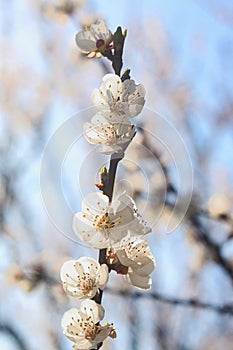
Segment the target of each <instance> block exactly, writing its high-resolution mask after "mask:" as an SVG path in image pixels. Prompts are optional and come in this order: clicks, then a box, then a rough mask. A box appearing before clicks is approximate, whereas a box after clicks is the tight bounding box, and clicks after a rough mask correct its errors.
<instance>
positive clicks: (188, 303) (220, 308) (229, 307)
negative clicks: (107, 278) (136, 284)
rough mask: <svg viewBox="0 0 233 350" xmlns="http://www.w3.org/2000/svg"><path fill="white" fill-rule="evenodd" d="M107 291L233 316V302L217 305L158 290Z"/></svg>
mask: <svg viewBox="0 0 233 350" xmlns="http://www.w3.org/2000/svg"><path fill="white" fill-rule="evenodd" d="M105 291H106V292H108V293H111V294H112V295H116V296H119V297H124V298H133V299H134V298H147V299H154V300H157V301H160V302H163V303H167V304H170V305H177V306H182V307H192V308H197V309H205V310H207V311H214V312H217V313H219V314H228V315H231V316H233V303H229V304H223V305H215V304H211V303H205V302H202V301H200V300H198V299H196V298H190V299H182V298H177V297H169V296H166V295H163V294H160V293H157V292H153V293H140V292H134V293H131V292H129V291H121V290H115V289H111V288H106V289H105Z"/></svg>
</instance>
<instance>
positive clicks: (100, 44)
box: [96, 39, 105, 49]
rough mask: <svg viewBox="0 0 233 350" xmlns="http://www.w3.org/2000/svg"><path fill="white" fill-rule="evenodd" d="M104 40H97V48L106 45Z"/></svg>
mask: <svg viewBox="0 0 233 350" xmlns="http://www.w3.org/2000/svg"><path fill="white" fill-rule="evenodd" d="M104 43H105V42H104V40H103V39H98V40H97V41H96V47H97V49H99V48H100V47H101V46H103V45H104Z"/></svg>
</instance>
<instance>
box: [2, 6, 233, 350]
mask: <svg viewBox="0 0 233 350" xmlns="http://www.w3.org/2000/svg"><path fill="white" fill-rule="evenodd" d="M0 4H1V5H0V6H1V8H0V30H1V32H0V48H1V58H0V77H1V86H0V101H1V106H0V115H1V117H0V118H1V127H0V157H1V163H0V169H1V174H0V271H1V275H0V286H1V287H0V301H1V302H0V348H1V349H3V350H16V349H17V350H18V349H19V350H41V349H47V350H53V349H58V350H68V349H71V345H72V344H71V342H70V341H68V340H66V339H65V337H64V336H63V335H62V330H61V326H60V319H61V317H62V314H63V312H64V311H66V310H67V309H68V308H70V307H74V306H77V301H76V300H75V299H74V298H68V297H67V296H66V295H65V294H64V292H63V289H62V287H61V285H60V280H59V269H60V266H61V264H62V263H63V262H64V261H65V260H67V259H69V258H78V257H80V256H82V255H88V256H93V257H95V258H96V257H97V251H94V250H92V249H89V248H88V247H86V246H83V245H81V244H80V242H78V241H77V239H76V238H75V235H74V233H73V232H72V215H73V213H74V212H76V211H79V210H80V204H81V200H82V197H83V195H84V194H85V193H86V192H90V191H95V187H94V183H95V182H97V180H98V171H99V169H100V167H101V166H102V165H103V164H107V162H108V157H106V156H100V155H96V153H95V150H94V148H93V147H92V146H91V145H89V144H87V142H86V141H85V140H84V139H83V138H82V125H83V123H84V121H87V120H89V119H90V115H91V112H90V110H89V109H87V108H88V107H90V106H91V93H92V90H93V89H94V88H95V87H99V86H100V83H101V79H102V77H103V75H104V74H106V73H107V72H111V71H112V70H111V66H110V65H109V63H108V62H107V61H106V60H105V59H103V58H102V59H87V58H86V57H84V56H82V55H81V54H80V53H79V51H78V48H76V47H75V43H74V36H75V34H76V32H77V31H79V30H81V28H82V26H83V25H84V24H90V23H93V22H94V21H95V20H96V19H97V18H102V19H104V20H105V21H106V22H107V24H108V26H109V28H110V29H111V30H112V32H114V31H115V30H116V28H117V26H118V25H121V26H122V27H123V28H127V29H128V36H127V39H126V45H125V53H124V68H125V69H126V68H130V69H131V77H132V78H133V79H134V80H135V81H136V83H142V84H143V85H144V86H145V88H146V108H145V110H144V112H143V113H142V116H140V117H138V118H136V119H135V123H137V125H138V126H140V128H139V130H138V133H137V136H136V137H135V142H133V143H132V144H131V145H130V147H129V149H128V151H127V156H126V159H125V160H124V161H123V162H122V164H120V166H119V170H118V183H117V184H116V191H122V189H124V190H126V191H128V192H129V193H130V194H131V195H132V196H133V197H134V199H135V200H136V202H137V205H138V207H139V209H140V210H141V212H143V216H144V217H145V218H146V219H147V220H148V221H149V223H151V222H153V223H155V225H154V230H153V233H152V234H150V236H149V237H148V239H149V242H150V246H151V250H152V251H153V254H154V255H155V257H156V260H157V268H156V270H155V271H154V273H153V276H152V277H153V287H152V290H151V291H147V292H145V293H144V292H142V293H141V292H140V291H139V293H140V294H136V295H135V289H133V288H130V287H129V286H128V285H126V283H125V282H124V281H123V279H122V278H121V276H116V275H114V273H112V274H111V278H110V283H109V289H108V290H107V291H106V292H104V299H103V304H104V306H105V308H106V321H109V322H113V323H114V325H115V326H116V328H117V331H118V337H117V339H115V340H109V341H108V340H107V341H106V342H105V344H104V346H103V349H105V350H107V349H109V350H110V349H111V350H119V349H129V350H140V349H143V348H145V347H146V348H147V349H149V350H150V349H151V350H152V349H155V350H160V349H161V350H164V349H171V350H173V349H174V350H208V349H211V350H220V349H221V350H222V349H224V350H230V349H232V344H233V332H232V324H233V294H232V292H233V210H232V200H233V167H232V164H233V152H232V150H233V118H232V112H233V85H232V76H233V68H232V61H233V35H232V29H233V4H232V3H231V2H230V1H227V0H222V1H220V0H212V1H210V0H206V1H201V0H187V1H185V2H184V1H180V0H177V1H173V2H171V1H168V0H164V1H159V0H155V1H152V0H145V1H143V2H142V1H139V0H136V1H134V2H130V1H123V0H118V1H111V2H110V1H106V0H103V1H94V0H93V1H91V0H90V1H88V0H80V1H79V0H77V1H75V0H74V1H72V0H60V1H59V0H57V1H43V0H42V1H37V0H34V1H29V0H21V1H16V0H9V1H4V0H2V1H0ZM152 111H154V112H152ZM160 116H162V118H163V120H165V121H166V122H165V125H166V127H165V129H164V130H165V132H164V135H165V136H164V137H165V140H164V143H163V139H162V140H161V139H160V138H156V136H157V131H158V130H160V131H161V124H159V122H160ZM169 123H171V124H169ZM168 125H172V128H173V129H172V130H173V131H171V130H170V127H168V129H169V130H170V131H169V134H167V133H166V130H167V126H168ZM164 130H163V131H164ZM174 130H176V131H174ZM177 132H178V133H179V134H177ZM161 134H162V133H160V136H161ZM153 135H154V136H155V138H153ZM177 135H178V136H177ZM177 140H183V142H184V144H185V146H183V148H182V147H181V148H178V149H176V145H177ZM46 145H47V146H46ZM167 145H168V150H167V148H166V146H167ZM170 151H171V153H172V154H173V155H174V159H172V157H171V156H169V154H170V153H169V152H170ZM186 153H188V154H189V155H190V158H191V164H192V169H193V174H194V188H193V191H192V174H191V173H187V172H186V173H185V169H186V168H190V163H188V162H186V161H184V154H186ZM177 165H178V169H181V174H182V177H181V178H179V177H178V176H177V168H176V167H177ZM185 174H186V175H185ZM188 174H189V175H188ZM180 188H181V189H185V190H184V191H183V192H182V196H183V197H182V198H183V201H184V202H187V198H186V196H188V194H189V193H190V191H192V199H191V203H190V206H189V209H188V211H187V213H186V215H185V217H184V219H183V221H182V223H181V224H180V225H179V226H178V228H176V230H175V231H174V232H173V233H171V234H167V224H168V220H170V214H171V212H172V209H173V207H174V206H175V202H176V198H177V196H178V193H179V191H180ZM181 202H182V201H181ZM181 207H182V203H181ZM175 208H176V209H175V214H174V215H173V220H175V221H176V218H175V216H176V215H177V216H180V212H179V206H175ZM181 210H183V209H181ZM183 214H184V213H183Z"/></svg>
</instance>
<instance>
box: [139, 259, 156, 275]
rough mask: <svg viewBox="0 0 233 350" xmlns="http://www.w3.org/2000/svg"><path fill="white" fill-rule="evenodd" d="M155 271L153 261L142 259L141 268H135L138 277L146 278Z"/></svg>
mask: <svg viewBox="0 0 233 350" xmlns="http://www.w3.org/2000/svg"><path fill="white" fill-rule="evenodd" d="M154 269H155V260H154V259H151V258H149V257H143V260H142V266H140V267H138V268H136V273H137V274H138V275H140V276H148V275H150V274H151V272H152V271H153V270H154Z"/></svg>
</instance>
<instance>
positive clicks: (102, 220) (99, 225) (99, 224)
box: [96, 213, 115, 229]
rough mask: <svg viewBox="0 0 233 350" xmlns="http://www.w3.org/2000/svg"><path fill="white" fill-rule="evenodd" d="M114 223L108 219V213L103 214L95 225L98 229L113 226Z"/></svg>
mask: <svg viewBox="0 0 233 350" xmlns="http://www.w3.org/2000/svg"><path fill="white" fill-rule="evenodd" d="M114 225H115V223H114V222H113V221H111V220H110V218H109V216H108V213H106V214H105V215H103V216H102V217H101V218H100V219H99V220H98V222H97V223H96V227H97V228H99V229H108V228H112V227H114Z"/></svg>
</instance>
